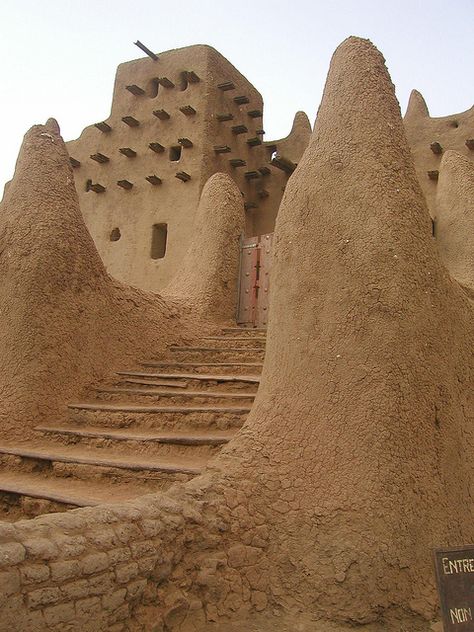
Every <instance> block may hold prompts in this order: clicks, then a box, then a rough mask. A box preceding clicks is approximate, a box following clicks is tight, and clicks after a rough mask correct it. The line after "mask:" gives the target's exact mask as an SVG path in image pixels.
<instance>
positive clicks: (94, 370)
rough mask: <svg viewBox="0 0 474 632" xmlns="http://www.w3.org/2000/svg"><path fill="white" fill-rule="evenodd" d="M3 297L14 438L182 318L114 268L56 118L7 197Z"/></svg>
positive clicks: (0, 414) (2, 402)
mask: <svg viewBox="0 0 474 632" xmlns="http://www.w3.org/2000/svg"><path fill="white" fill-rule="evenodd" d="M0 304H1V308H0V436H8V437H9V438H11V437H22V438H24V437H25V436H27V435H28V432H29V431H30V430H31V427H32V426H34V425H36V424H37V423H38V422H39V421H41V420H44V419H46V418H47V419H49V420H50V419H52V418H54V419H60V418H61V414H63V413H64V407H65V404H66V403H67V401H68V400H69V399H70V398H71V397H75V396H77V394H78V393H79V392H80V390H81V388H82V387H84V385H85V384H88V383H90V382H91V381H93V380H96V379H98V378H99V377H101V376H102V375H104V374H108V373H109V372H110V371H113V369H114V367H116V366H117V365H119V364H120V363H123V362H125V361H126V360H128V359H131V358H133V359H135V358H137V357H140V356H143V355H145V354H147V355H148V354H149V353H150V352H152V351H156V352H159V351H160V350H161V349H162V348H163V347H164V345H165V340H166V339H167V338H168V336H171V335H177V331H178V329H179V327H180V322H179V319H178V318H177V317H176V311H175V309H174V308H173V307H171V306H169V305H166V304H165V302H164V301H163V299H161V298H160V297H159V296H157V295H148V294H146V293H145V292H141V291H139V290H135V289H133V288H129V287H127V286H124V285H122V284H120V283H118V282H117V281H115V280H113V279H112V278H111V277H110V276H109V275H108V274H107V273H106V271H105V268H104V265H103V263H102V261H101V259H100V257H99V255H98V253H97V250H96V248H95V246H94V242H93V241H92V238H91V236H90V235H89V233H88V231H87V228H86V226H85V224H84V221H83V218H82V215H81V212H80V209H79V204H78V199H77V193H76V189H75V186H74V177H73V173H72V168H71V165H70V161H69V156H68V154H67V151H66V148H65V146H64V142H63V140H62V138H61V136H60V133H59V128H58V125H57V123H56V122H55V121H54V120H50V121H48V123H47V124H46V125H45V126H42V125H36V126H35V127H33V128H31V130H30V131H29V132H28V133H27V134H26V136H25V139H24V141H23V145H22V148H21V150H20V155H19V157H18V161H17V165H16V171H15V176H14V178H13V180H12V182H11V183H10V186H9V187H8V190H7V192H6V195H5V198H4V200H3V202H2V204H1V206H0ZM166 342H169V338H168V340H166Z"/></svg>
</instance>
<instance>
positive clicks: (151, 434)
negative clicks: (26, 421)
mask: <svg viewBox="0 0 474 632" xmlns="http://www.w3.org/2000/svg"><path fill="white" fill-rule="evenodd" d="M35 430H37V431H39V432H51V433H60V434H65V435H74V436H79V437H96V438H103V439H117V440H127V441H156V442H158V443H159V442H161V443H184V444H186V443H192V444H200V443H202V444H207V443H214V444H217V443H227V442H228V441H229V440H230V439H231V438H232V437H233V436H234V435H235V430H220V431H211V432H193V431H192V430H190V431H185V432H163V431H161V432H156V431H153V430H148V429H147V430H140V431H138V432H137V430H134V429H131V430H129V429H125V428H119V429H115V428H103V427H100V426H80V427H78V426H73V425H63V426H36V427H35Z"/></svg>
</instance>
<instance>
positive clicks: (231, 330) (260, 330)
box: [221, 327, 267, 336]
mask: <svg viewBox="0 0 474 632" xmlns="http://www.w3.org/2000/svg"><path fill="white" fill-rule="evenodd" d="M221 333H222V334H224V335H225V334H230V335H238V334H240V335H242V336H253V335H255V334H256V335H258V336H266V334H267V329H266V327H223V328H222V329H221Z"/></svg>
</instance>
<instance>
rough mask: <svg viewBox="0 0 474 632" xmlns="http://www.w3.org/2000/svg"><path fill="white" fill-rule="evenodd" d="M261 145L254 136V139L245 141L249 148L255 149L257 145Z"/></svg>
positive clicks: (258, 139)
mask: <svg viewBox="0 0 474 632" xmlns="http://www.w3.org/2000/svg"><path fill="white" fill-rule="evenodd" d="M261 144H262V141H261V140H260V138H259V137H258V136H254V138H248V139H247V145H248V146H249V147H257V145H261Z"/></svg>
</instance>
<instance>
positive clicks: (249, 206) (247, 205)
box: [244, 202, 258, 211]
mask: <svg viewBox="0 0 474 632" xmlns="http://www.w3.org/2000/svg"><path fill="white" fill-rule="evenodd" d="M253 208H258V205H257V204H255V202H245V203H244V209H245V210H246V211H250V210H251V209H253Z"/></svg>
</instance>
